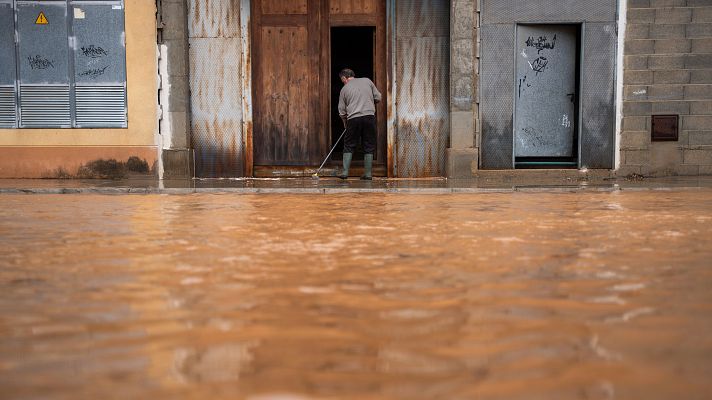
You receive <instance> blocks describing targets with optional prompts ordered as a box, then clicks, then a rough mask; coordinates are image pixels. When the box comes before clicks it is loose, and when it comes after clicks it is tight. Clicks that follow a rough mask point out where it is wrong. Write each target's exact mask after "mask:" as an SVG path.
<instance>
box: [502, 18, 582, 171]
mask: <svg viewBox="0 0 712 400" xmlns="http://www.w3.org/2000/svg"><path fill="white" fill-rule="evenodd" d="M520 25H527V26H532V25H549V26H550V25H570V26H575V27H577V28H578V37H577V38H576V42H577V43H576V46H577V49H578V57H576V63H577V65H576V118H575V120H576V129H575V133H574V135H575V137H574V139H575V140H576V168H581V139H582V138H581V133H582V131H583V129H582V127H583V101H581V97H582V96H581V93H583V61H584V51H585V49H584V46H583V44H584V37H585V34H586V23H585V22H581V21H556V22H527V21H515V22H514V41H515V46H514V51H513V55H512V56H513V64H512V65H513V71H514V75H513V76H512V99H513V101H512V169H517V160H516V149H515V146H516V140H517V132H516V129H517V121H516V118H517V111H516V110H517V85H516V83H517V57H518V55H519V48H518V47H517V46H516V40H517V33H518V32H517V30H518V29H519V26H520ZM548 169H555V167H552V168H548Z"/></svg>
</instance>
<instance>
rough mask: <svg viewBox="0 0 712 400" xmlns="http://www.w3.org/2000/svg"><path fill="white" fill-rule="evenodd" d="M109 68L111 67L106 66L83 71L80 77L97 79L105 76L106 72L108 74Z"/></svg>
mask: <svg viewBox="0 0 712 400" xmlns="http://www.w3.org/2000/svg"><path fill="white" fill-rule="evenodd" d="M107 68H109V66H108V65H107V66H104V67H101V68H92V69H88V70H86V71H82V72H80V73H79V76H86V77H88V78H91V79H96V78H98V77H100V76H101V75H104V72H106V69H107Z"/></svg>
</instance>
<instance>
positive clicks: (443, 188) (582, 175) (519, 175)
mask: <svg viewBox="0 0 712 400" xmlns="http://www.w3.org/2000/svg"><path fill="white" fill-rule="evenodd" d="M480 175H481V176H478V177H477V178H474V179H444V178H426V179H386V178H374V180H373V181H361V180H359V179H358V178H350V179H348V180H347V181H342V180H340V179H337V178H333V177H322V178H319V179H313V178H310V177H301V178H238V179H189V180H166V181H158V180H157V179H124V180H99V179H90V180H80V179H0V194H8V193H10V194H11V193H25V194H62V193H70V194H74V193H99V194H124V193H137V194H153V193H161V194H191V193H302V194H306V193H309V194H315V193H321V194H337V193H372V192H382V193H441V194H444V193H488V192H512V191H544V192H551V191H572V190H581V191H615V190H669V189H701V188H705V189H706V188H712V176H689V177H686V176H679V177H665V178H642V177H634V179H630V178H627V177H611V176H610V173H609V172H607V171H604V172H599V171H593V172H581V171H578V170H557V171H552V172H549V171H543V172H542V171H540V170H518V171H512V172H511V173H507V172H506V171H482V172H480Z"/></svg>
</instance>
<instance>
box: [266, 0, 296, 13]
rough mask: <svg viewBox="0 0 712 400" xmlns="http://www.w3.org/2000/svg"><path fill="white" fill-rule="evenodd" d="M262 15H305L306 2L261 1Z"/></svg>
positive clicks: (290, 0) (291, 0)
mask: <svg viewBox="0 0 712 400" xmlns="http://www.w3.org/2000/svg"><path fill="white" fill-rule="evenodd" d="M262 13H263V14H306V13H307V0H262Z"/></svg>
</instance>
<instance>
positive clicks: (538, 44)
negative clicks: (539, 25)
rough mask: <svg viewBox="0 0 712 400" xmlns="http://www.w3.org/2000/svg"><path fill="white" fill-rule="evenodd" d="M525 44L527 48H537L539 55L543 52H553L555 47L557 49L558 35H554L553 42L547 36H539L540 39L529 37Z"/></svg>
mask: <svg viewBox="0 0 712 400" xmlns="http://www.w3.org/2000/svg"><path fill="white" fill-rule="evenodd" d="M525 44H526V45H527V47H533V48H535V49H536V50H537V54H539V53H541V51H542V50H547V49H548V50H553V49H554V47H556V35H554V38H553V39H551V41H549V39H548V38H547V37H546V36H539V37H538V38H534V37H533V36H529V38H527V41H526V42H525Z"/></svg>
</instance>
